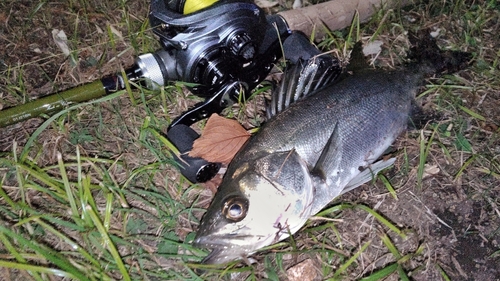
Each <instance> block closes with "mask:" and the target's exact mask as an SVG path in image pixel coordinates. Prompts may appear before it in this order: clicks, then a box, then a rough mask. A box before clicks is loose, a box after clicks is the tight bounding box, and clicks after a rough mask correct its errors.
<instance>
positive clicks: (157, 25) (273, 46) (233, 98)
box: [132, 0, 319, 182]
mask: <svg viewBox="0 0 500 281" xmlns="http://www.w3.org/2000/svg"><path fill="white" fill-rule="evenodd" d="M149 20H150V25H151V26H152V27H153V31H154V33H155V34H156V35H157V36H158V37H159V39H160V43H161V46H162V49H160V50H158V51H157V52H155V53H149V54H143V55H141V56H139V57H138V59H137V60H136V65H135V67H134V68H133V69H134V71H132V72H134V73H135V75H134V76H137V77H142V78H145V83H146V86H147V87H148V88H151V89H156V88H158V87H161V86H163V85H165V84H167V83H168V82H169V81H183V82H188V83H189V85H193V86H189V87H188V88H189V89H190V91H191V92H192V93H193V94H195V95H197V96H200V97H204V98H205V101H203V102H200V103H198V104H196V105H195V106H194V107H193V108H190V109H189V110H187V111H186V112H184V113H182V114H181V115H180V116H179V117H177V118H175V119H174V121H173V122H172V123H171V124H170V126H169V128H168V130H167V137H168V139H169V140H170V141H171V142H172V143H173V144H174V145H175V146H176V147H177V148H178V150H179V152H180V153H181V156H180V158H181V159H176V161H177V163H178V164H179V166H180V171H181V173H182V174H183V175H184V176H185V177H186V178H187V179H188V180H190V181H191V182H205V181H208V180H210V179H211V178H213V177H214V176H215V175H216V174H217V172H218V170H219V168H220V164H219V163H209V162H207V161H205V160H204V159H202V158H193V157H190V156H188V155H187V152H189V151H190V150H191V149H192V146H193V142H194V141H195V140H196V139H197V138H198V137H199V135H198V134H197V133H196V132H195V131H194V130H193V129H191V128H190V127H189V126H190V125H192V124H193V123H195V122H197V121H200V120H202V119H204V118H208V117H209V116H210V115H211V114H212V113H220V112H221V111H222V110H223V109H224V108H226V107H227V106H230V105H232V104H233V103H234V102H237V101H238V100H240V99H241V95H243V96H244V97H245V98H249V97H250V94H251V91H252V90H253V89H254V88H255V87H256V86H257V85H258V84H259V83H260V82H262V81H263V80H264V79H265V78H266V76H267V75H268V74H269V72H270V71H271V69H272V67H273V65H274V63H275V62H276V61H277V60H278V59H280V58H281V57H282V56H283V55H285V57H286V59H288V60H290V61H292V62H297V61H298V60H299V59H300V58H302V59H305V60H307V59H309V58H310V57H312V56H315V55H317V54H319V50H318V49H316V47H314V46H313V45H312V44H311V43H310V42H309V40H308V38H307V37H305V35H303V34H302V33H296V32H291V31H290V30H289V28H288V25H287V23H286V21H285V20H284V19H283V18H282V17H281V16H279V15H265V14H264V12H263V11H262V9H260V8H259V7H258V6H257V5H255V4H254V3H253V1H250V0H221V1H216V0H201V1H200V0H152V1H151V9H150V14H149Z"/></svg>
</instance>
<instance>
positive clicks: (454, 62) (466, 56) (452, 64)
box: [408, 30, 472, 74]
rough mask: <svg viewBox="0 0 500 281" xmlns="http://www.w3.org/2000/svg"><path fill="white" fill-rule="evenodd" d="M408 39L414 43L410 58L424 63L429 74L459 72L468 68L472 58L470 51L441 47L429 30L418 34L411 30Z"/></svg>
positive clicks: (425, 70)
mask: <svg viewBox="0 0 500 281" xmlns="http://www.w3.org/2000/svg"><path fill="white" fill-rule="evenodd" d="M408 39H409V40H410V43H411V45H412V47H411V48H410V51H409V54H408V58H409V59H410V60H413V61H414V62H416V63H420V64H423V65H424V69H423V70H424V72H425V73H427V74H447V73H454V72H457V71H459V70H461V69H464V68H466V67H467V66H468V65H469V61H470V59H471V58H472V55H471V54H470V53H466V52H461V51H450V50H444V51H443V50H441V49H439V47H438V45H437V44H436V39H434V38H433V37H432V36H431V35H430V32H429V30H421V31H419V32H418V33H417V34H415V33H412V32H410V33H409V34H408Z"/></svg>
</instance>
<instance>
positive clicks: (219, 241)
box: [193, 235, 258, 264]
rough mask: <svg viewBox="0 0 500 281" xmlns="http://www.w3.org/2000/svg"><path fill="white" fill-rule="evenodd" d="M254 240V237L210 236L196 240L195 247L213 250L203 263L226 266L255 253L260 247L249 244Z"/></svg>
mask: <svg viewBox="0 0 500 281" xmlns="http://www.w3.org/2000/svg"><path fill="white" fill-rule="evenodd" d="M254 239H255V237H254V236H252V235H229V236H228V235H225V236H219V235H209V236H201V237H197V238H195V240H194V242H193V246H195V247H198V248H204V249H207V250H211V252H210V253H209V254H208V255H207V256H206V257H205V258H204V259H203V260H202V261H201V263H203V264H225V263H228V262H231V261H234V260H239V259H242V258H245V257H247V256H248V255H250V254H251V253H253V252H255V251H256V249H258V247H255V246H254V245H252V243H251V242H250V243H249V241H253V240H254Z"/></svg>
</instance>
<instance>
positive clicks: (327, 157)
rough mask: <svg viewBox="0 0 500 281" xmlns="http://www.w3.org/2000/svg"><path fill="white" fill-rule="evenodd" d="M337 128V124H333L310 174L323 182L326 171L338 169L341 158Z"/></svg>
mask: <svg viewBox="0 0 500 281" xmlns="http://www.w3.org/2000/svg"><path fill="white" fill-rule="evenodd" d="M338 127H339V126H338V123H337V124H335V127H334V128H333V132H332V134H331V135H330V138H329V139H328V142H327V143H326V145H325V147H323V150H322V152H321V155H320V156H319V158H318V161H317V162H316V164H315V166H314V168H313V169H312V171H311V173H312V174H314V175H315V176H317V177H319V178H321V179H323V180H325V181H326V180H327V177H328V174H327V172H328V171H335V170H337V169H338V166H339V165H340V160H341V157H342V141H341V140H340V134H339V129H338ZM332 159H335V160H332Z"/></svg>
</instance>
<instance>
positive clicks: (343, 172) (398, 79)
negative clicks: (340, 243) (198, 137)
mask: <svg viewBox="0 0 500 281" xmlns="http://www.w3.org/2000/svg"><path fill="white" fill-rule="evenodd" d="M414 37H415V38H410V41H411V42H412V45H413V47H412V48H411V49H410V54H409V55H408V57H409V59H411V62H410V63H409V64H408V65H405V66H401V67H398V68H396V69H377V68H373V67H369V66H368V64H367V63H366V61H365V59H364V56H363V55H362V53H361V51H360V49H361V47H360V44H357V46H355V48H354V50H353V51H352V55H351V61H352V63H350V64H349V66H350V67H349V66H348V71H346V72H345V74H343V75H342V77H341V78H338V79H335V80H334V81H333V82H332V81H331V79H330V78H331V77H330V78H325V79H319V81H317V83H316V84H317V85H313V86H312V87H304V85H306V84H308V83H309V82H310V81H311V79H313V78H315V77H316V78H317V76H314V75H312V76H311V75H310V76H311V77H312V78H308V79H298V78H301V75H303V76H304V75H305V76H306V77H307V75H308V74H307V73H311V71H310V65H311V64H313V65H314V62H315V59H317V58H315V57H313V58H311V59H310V60H309V62H305V63H304V64H297V65H296V66H292V67H290V69H289V70H287V71H286V72H285V75H284V78H283V80H282V82H281V85H280V86H279V87H278V88H277V90H276V91H275V92H274V93H273V99H274V102H271V106H270V109H269V112H272V114H270V115H271V116H272V117H271V118H270V119H269V120H268V121H267V122H266V123H265V124H264V125H262V127H261V128H260V129H259V131H258V132H257V133H256V134H255V135H254V136H252V137H251V138H250V139H249V141H248V142H247V143H246V144H245V145H244V146H243V148H242V149H241V150H240V151H239V152H238V153H237V155H236V156H235V158H234V159H233V160H232V162H231V163H230V164H229V166H228V168H227V171H226V174H225V175H224V178H223V180H222V183H221V184H220V186H219V188H218V190H217V192H216V194H215V196H214V198H213V199H212V202H211V204H210V205H209V207H208V209H207V211H206V213H205V214H204V216H203V218H202V220H201V222H200V225H199V228H198V231H197V233H196V236H195V239H194V241H193V244H194V245H195V246H196V247H199V248H205V249H208V250H210V251H211V252H210V253H209V254H208V255H207V256H206V257H205V258H204V259H203V261H202V263H205V264H226V263H228V262H231V261H234V260H246V259H247V257H249V256H250V255H252V254H253V253H255V252H256V251H258V250H259V249H261V248H263V247H266V246H269V245H272V244H274V243H277V242H279V241H281V240H283V239H286V238H287V237H289V236H291V235H293V234H294V233H296V232H297V231H299V230H300V229H301V228H302V226H303V225H304V224H305V223H306V222H307V220H308V219H309V218H310V217H311V216H313V215H315V214H316V213H318V212H319V211H320V210H322V209H323V208H325V207H326V206H327V205H328V204H330V203H331V202H332V200H334V199H335V198H337V197H338V196H340V195H342V194H344V193H346V192H348V191H350V190H353V189H354V188H356V187H358V186H360V185H362V184H364V183H367V182H369V181H370V180H372V179H373V178H374V176H375V175H376V174H377V173H378V172H380V171H381V170H383V169H386V168H388V167H390V166H391V165H393V163H394V162H395V158H390V159H385V158H382V157H381V156H383V154H384V152H385V151H386V150H387V149H388V148H389V147H390V146H391V144H393V142H394V141H395V140H396V138H397V137H398V136H399V135H400V134H402V133H403V132H404V131H405V130H406V129H407V126H408V123H409V121H410V119H411V113H412V108H414V105H415V96H416V94H417V92H418V89H419V87H420V86H421V85H422V83H423V81H424V79H425V78H426V77H427V76H429V75H433V74H439V73H447V71H448V70H450V71H457V70H459V69H462V68H464V67H465V66H466V65H467V63H468V59H469V58H470V57H469V56H468V55H467V54H466V53H463V52H460V51H441V50H440V49H439V48H438V46H437V44H436V42H435V40H434V38H432V37H431V36H430V35H429V34H428V33H424V35H418V36H417V35H415V36H414ZM356 49H357V50H356ZM360 61H364V62H361V63H360ZM304 65H305V66H304ZM308 67H309V68H308ZM287 73H288V74H287ZM290 73H291V74H290ZM297 73H299V75H297ZM304 73H306V74H304ZM302 78H304V77H302ZM325 81H326V83H325ZM322 83H323V84H324V85H321V84H322ZM309 84H310V83H309ZM318 84H319V85H320V86H318ZM306 88H308V89H312V90H310V91H309V90H307V89H306ZM287 91H292V92H295V91H299V92H302V93H300V94H295V93H291V94H290V93H288V92H287ZM283 95H287V96H288V98H283ZM280 99H281V100H283V99H285V101H284V102H283V101H280Z"/></svg>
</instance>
